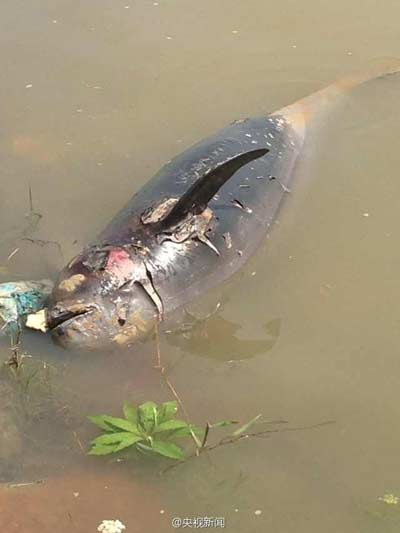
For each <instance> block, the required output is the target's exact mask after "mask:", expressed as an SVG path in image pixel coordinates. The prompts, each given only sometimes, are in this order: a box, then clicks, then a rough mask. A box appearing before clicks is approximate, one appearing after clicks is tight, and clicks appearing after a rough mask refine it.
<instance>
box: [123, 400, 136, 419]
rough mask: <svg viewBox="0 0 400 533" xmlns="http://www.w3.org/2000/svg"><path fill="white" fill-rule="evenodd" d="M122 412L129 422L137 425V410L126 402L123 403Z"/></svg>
mask: <svg viewBox="0 0 400 533" xmlns="http://www.w3.org/2000/svg"><path fill="white" fill-rule="evenodd" d="M123 411H124V417H125V418H126V419H127V420H129V422H132V423H133V424H137V419H138V412H137V408H136V407H135V406H134V405H131V404H129V403H128V402H124V406H123Z"/></svg>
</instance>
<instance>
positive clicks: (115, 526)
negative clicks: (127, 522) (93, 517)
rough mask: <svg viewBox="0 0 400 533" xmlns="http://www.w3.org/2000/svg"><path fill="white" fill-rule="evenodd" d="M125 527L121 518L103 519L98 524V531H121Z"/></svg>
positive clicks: (109, 532)
mask: <svg viewBox="0 0 400 533" xmlns="http://www.w3.org/2000/svg"><path fill="white" fill-rule="evenodd" d="M124 529H126V528H125V526H124V524H123V523H122V522H120V521H119V520H103V521H102V523H101V524H100V525H99V526H98V528H97V531H101V532H102V533H121V532H122V531H123V530H124Z"/></svg>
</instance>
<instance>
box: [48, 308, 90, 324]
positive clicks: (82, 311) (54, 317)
mask: <svg viewBox="0 0 400 533" xmlns="http://www.w3.org/2000/svg"><path fill="white" fill-rule="evenodd" d="M96 310H97V307H96V306H94V305H89V306H86V307H81V306H79V307H78V306H71V307H69V308H63V307H61V306H58V305H56V306H54V307H53V308H52V309H51V310H49V311H48V316H47V326H48V328H49V329H50V330H54V329H56V328H57V327H58V326H60V325H66V324H67V323H71V322H73V321H74V320H75V319H77V318H79V317H81V316H84V315H89V314H91V313H93V312H94V311H96Z"/></svg>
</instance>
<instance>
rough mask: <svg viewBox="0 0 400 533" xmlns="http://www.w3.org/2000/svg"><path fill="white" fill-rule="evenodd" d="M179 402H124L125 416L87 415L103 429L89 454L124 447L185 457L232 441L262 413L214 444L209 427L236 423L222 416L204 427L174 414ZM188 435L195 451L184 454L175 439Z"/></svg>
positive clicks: (171, 457)
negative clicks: (223, 418)
mask: <svg viewBox="0 0 400 533" xmlns="http://www.w3.org/2000/svg"><path fill="white" fill-rule="evenodd" d="M177 411H178V403H177V402H176V401H169V402H164V403H162V404H161V405H156V404H155V403H154V402H145V403H143V404H141V405H139V406H138V407H135V406H134V405H131V404H129V403H125V404H124V406H123V413H124V418H118V417H114V416H110V415H97V416H89V420H91V421H92V422H93V423H94V424H96V426H98V427H99V428H100V429H102V430H103V434H102V435H100V436H99V437H96V438H95V439H94V440H93V441H92V442H91V448H90V451H89V454H91V455H108V454H111V453H117V452H120V451H122V450H125V449H127V448H131V447H133V448H136V450H138V451H140V452H143V453H149V454H156V455H163V456H164V457H168V458H170V459H176V460H180V461H182V460H184V459H185V458H187V457H192V456H194V455H199V454H200V452H202V451H204V450H211V449H213V448H215V447H217V446H220V445H222V444H229V443H233V442H235V441H237V440H239V439H241V438H243V437H244V436H246V435H247V434H248V433H247V432H248V430H249V429H250V427H251V426H253V424H255V423H256V422H257V421H258V420H259V418H260V417H261V415H257V416H256V417H254V418H253V419H251V420H250V421H249V422H247V423H246V424H244V425H243V426H241V427H239V428H238V429H236V430H235V431H234V432H233V433H232V434H230V435H228V436H225V437H224V438H223V439H221V440H220V441H218V443H217V444H214V445H211V446H210V445H208V444H207V442H208V437H209V433H210V430H213V429H217V428H225V427H227V426H231V425H233V424H237V422H236V421H235V420H222V421H220V422H215V423H213V424H210V423H207V424H206V427H205V428H204V429H201V428H199V427H197V426H195V425H193V424H190V423H188V422H185V421H184V420H179V419H177V418H176V414H177ZM185 437H186V438H187V437H189V438H191V439H192V440H193V442H194V444H195V451H194V452H193V453H190V454H189V455H188V456H187V457H185V454H184V451H183V449H182V447H181V446H180V445H178V444H177V443H176V440H177V439H180V438H185Z"/></svg>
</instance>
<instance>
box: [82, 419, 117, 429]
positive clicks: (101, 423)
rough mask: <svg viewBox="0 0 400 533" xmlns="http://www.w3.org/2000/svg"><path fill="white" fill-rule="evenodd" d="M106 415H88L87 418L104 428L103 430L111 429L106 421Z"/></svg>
mask: <svg viewBox="0 0 400 533" xmlns="http://www.w3.org/2000/svg"><path fill="white" fill-rule="evenodd" d="M106 416H107V415H97V416H88V419H89V420H90V421H91V422H93V424H96V426H98V427H99V428H101V429H104V430H105V431H113V428H112V427H110V426H109V425H108V424H107V423H106V421H105V418H106Z"/></svg>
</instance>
